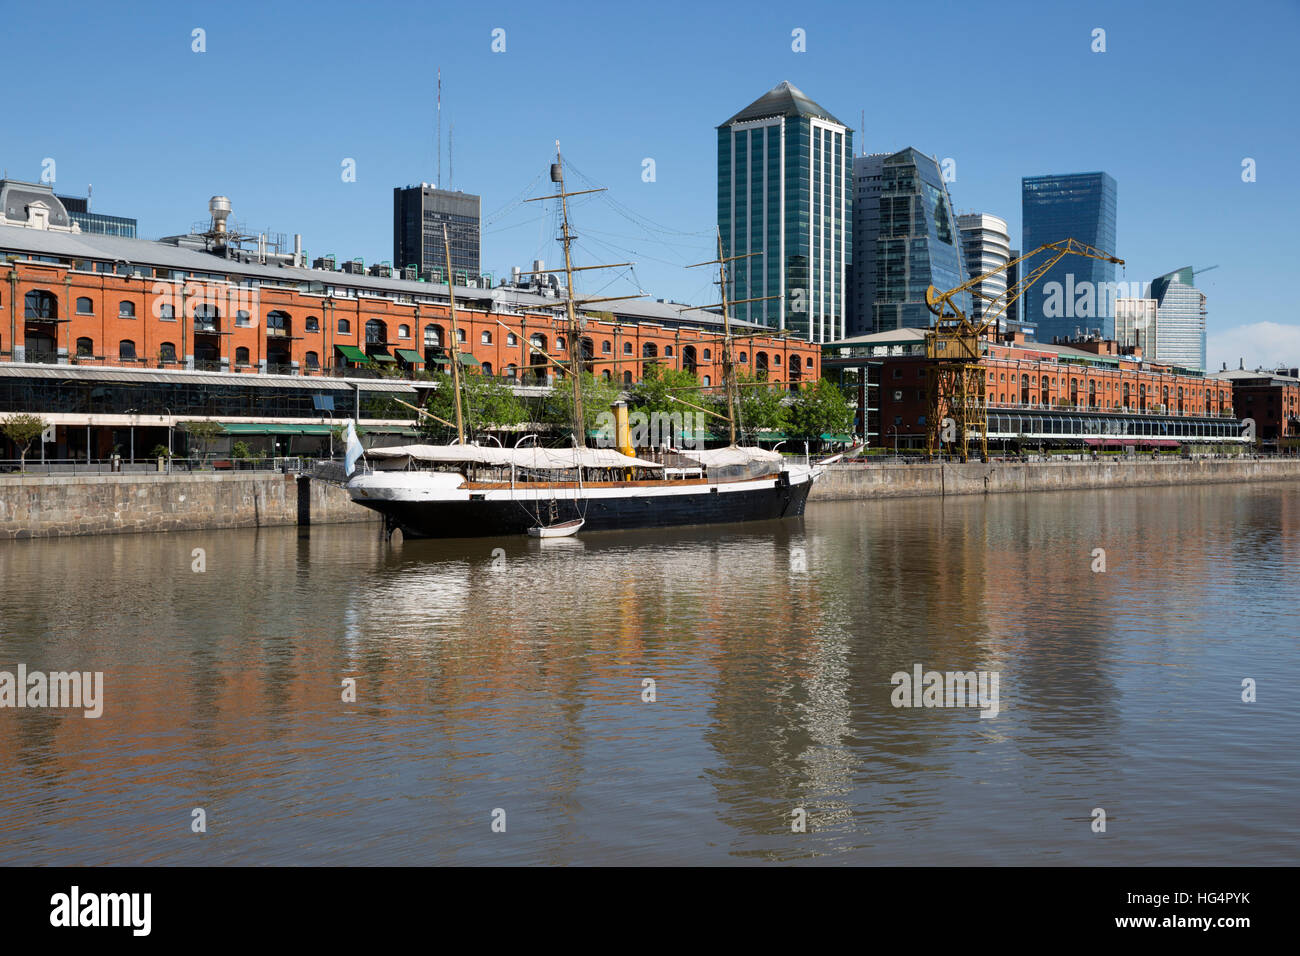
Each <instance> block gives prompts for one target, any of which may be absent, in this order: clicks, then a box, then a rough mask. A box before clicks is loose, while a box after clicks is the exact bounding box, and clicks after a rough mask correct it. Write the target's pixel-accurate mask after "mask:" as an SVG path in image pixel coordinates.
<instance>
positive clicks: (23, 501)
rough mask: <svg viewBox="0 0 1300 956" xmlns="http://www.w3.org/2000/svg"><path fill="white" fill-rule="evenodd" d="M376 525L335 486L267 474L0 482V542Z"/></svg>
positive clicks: (11, 477)
mask: <svg viewBox="0 0 1300 956" xmlns="http://www.w3.org/2000/svg"><path fill="white" fill-rule="evenodd" d="M379 520H380V518H379V515H378V514H376V513H375V512H373V511H370V510H369V509H367V508H362V507H361V506H360V505H357V504H354V503H353V502H352V499H351V498H349V497H348V495H347V493H346V492H345V491H344V490H343V489H342V488H341V487H339V486H338V485H333V484H329V483H328V482H322V481H312V480H310V479H309V478H306V477H302V478H300V477H299V476H297V475H284V474H279V473H275V472H249V473H246V474H238V473H236V474H197V475H191V474H184V475H130V476H123V475H85V476H67V475H54V476H49V475H25V476H21V477H20V476H15V475H6V476H3V477H0V541H2V540H4V539H6V538H44V537H59V536H62V535H82V534H128V533H133V532H145V531H202V530H209V529H213V528H260V527H272V526H276V525H296V524H309V523H321V524H328V523H333V522H342V521H379Z"/></svg>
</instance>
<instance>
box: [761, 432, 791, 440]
mask: <svg viewBox="0 0 1300 956" xmlns="http://www.w3.org/2000/svg"><path fill="white" fill-rule="evenodd" d="M758 440H759V441H785V432H759V433H758Z"/></svg>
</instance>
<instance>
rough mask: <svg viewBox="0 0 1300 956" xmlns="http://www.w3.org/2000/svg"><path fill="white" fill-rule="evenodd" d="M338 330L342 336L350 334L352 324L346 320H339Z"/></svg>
mask: <svg viewBox="0 0 1300 956" xmlns="http://www.w3.org/2000/svg"><path fill="white" fill-rule="evenodd" d="M338 330H339V332H340V333H341V334H343V335H351V334H352V323H351V322H349V321H348V320H347V319H339V324H338Z"/></svg>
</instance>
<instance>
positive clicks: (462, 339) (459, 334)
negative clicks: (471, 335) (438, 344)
mask: <svg viewBox="0 0 1300 956" xmlns="http://www.w3.org/2000/svg"><path fill="white" fill-rule="evenodd" d="M456 341H457V342H458V343H459V344H461V345H464V344H465V343H466V342H467V341H468V338H467V337H466V335H465V330H464V329H457V330H456Z"/></svg>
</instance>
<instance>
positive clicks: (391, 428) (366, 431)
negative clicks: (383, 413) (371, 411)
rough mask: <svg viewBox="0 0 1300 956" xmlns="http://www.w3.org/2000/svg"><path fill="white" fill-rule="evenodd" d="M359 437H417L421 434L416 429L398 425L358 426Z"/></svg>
mask: <svg viewBox="0 0 1300 956" xmlns="http://www.w3.org/2000/svg"><path fill="white" fill-rule="evenodd" d="M357 434H358V435H406V436H408V437H415V436H416V435H419V434H420V432H419V430H418V429H415V428H402V427H400V426H397V425H358V426H357Z"/></svg>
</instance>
